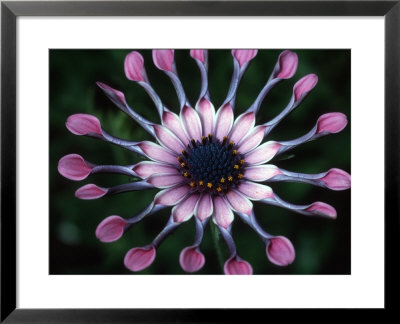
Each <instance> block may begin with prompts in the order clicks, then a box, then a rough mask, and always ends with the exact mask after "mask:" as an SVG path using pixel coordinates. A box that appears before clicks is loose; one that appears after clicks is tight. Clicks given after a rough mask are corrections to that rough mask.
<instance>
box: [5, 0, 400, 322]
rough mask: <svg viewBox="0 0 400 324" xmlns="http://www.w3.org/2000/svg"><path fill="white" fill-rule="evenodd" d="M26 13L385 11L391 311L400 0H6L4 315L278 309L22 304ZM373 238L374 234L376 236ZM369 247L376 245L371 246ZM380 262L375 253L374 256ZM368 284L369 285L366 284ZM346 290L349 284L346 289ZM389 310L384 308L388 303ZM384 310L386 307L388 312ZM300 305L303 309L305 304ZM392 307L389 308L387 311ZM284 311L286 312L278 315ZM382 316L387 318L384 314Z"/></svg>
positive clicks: (125, 316) (178, 317)
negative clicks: (20, 144)
mask: <svg viewBox="0 0 400 324" xmlns="http://www.w3.org/2000/svg"><path fill="white" fill-rule="evenodd" d="M19 16H381V17H384V19H385V311H387V310H394V309H395V308H396V307H397V306H398V305H396V299H395V297H392V296H396V295H397V294H396V293H397V291H395V289H396V287H397V285H396V283H398V277H399V275H398V273H397V272H398V271H397V267H394V265H392V263H393V262H395V260H393V259H396V260H397V259H398V257H396V256H398V255H399V252H398V250H396V247H398V240H397V239H398V238H399V228H400V226H399V224H400V219H399V215H400V202H399V201H400V200H399V198H400V192H399V182H400V173H399V166H400V159H399V157H400V145H399V138H400V133H399V127H400V113H399V111H400V64H399V62H400V0H395V1H385V0H383V1H376V0H374V1H357V0H355V1H354V0H353V1H351V0H349V1H332V0H331V1H323V0H317V1H316V0H314V1H293V0H291V1H286V0H284V1H276V0H275V1H274V0H261V1H260V0H259V1H226V0H220V1H218V0H217V1H199V0H195V1H182V0H181V1H168V0H167V1H145V0H142V1H79V2H77V1H2V2H1V115H0V116H1V241H0V243H1V295H0V302H1V313H0V315H1V318H0V321H1V322H3V321H4V323H31V322H38V323H89V322H101V323H112V322H118V323H128V322H129V323H131V322H140V323H144V322H183V323H194V322H227V321H228V322H233V321H235V319H236V318H237V316H239V315H245V316H248V315H250V312H251V316H254V318H256V317H255V316H257V317H258V316H265V315H266V314H265V313H266V312H269V313H268V314H271V313H273V312H277V310H267V309H263V310H260V309H258V310H244V309H236V310H223V309H216V310H184V309H147V310H144V309H101V310H95V309H52V310H50V309H18V308H16V300H17V294H16V239H17V237H16V207H17V206H16V189H17V188H16V162H17V159H16V134H17V132H16V127H17V125H16V112H17V107H16V54H17V52H16V41H17V30H16V26H17V25H16V19H17V17H19ZM371 244H373V237H371ZM366 249H368V247H366ZM371 262H373V256H371ZM367 291H368V288H367V287H366V292H367ZM344 293H345V292H344ZM381 311H382V310H381ZM381 311H380V312H381ZM297 312H298V311H297ZM386 314H387V312H386ZM278 316H279V315H278ZM380 319H381V320H382V318H380Z"/></svg>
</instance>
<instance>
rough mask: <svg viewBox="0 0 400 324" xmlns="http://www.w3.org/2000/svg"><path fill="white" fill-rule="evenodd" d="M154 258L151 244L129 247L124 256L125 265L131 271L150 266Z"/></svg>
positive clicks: (153, 249)
mask: <svg viewBox="0 0 400 324" xmlns="http://www.w3.org/2000/svg"><path fill="white" fill-rule="evenodd" d="M155 258H156V249H155V248H154V247H153V246H149V247H137V248H133V249H130V250H129V251H128V252H127V253H126V255H125V258H124V264H125V267H127V268H128V269H129V270H131V271H141V270H144V269H146V268H147V267H148V266H150V265H151V264H152V263H153V261H154V259H155Z"/></svg>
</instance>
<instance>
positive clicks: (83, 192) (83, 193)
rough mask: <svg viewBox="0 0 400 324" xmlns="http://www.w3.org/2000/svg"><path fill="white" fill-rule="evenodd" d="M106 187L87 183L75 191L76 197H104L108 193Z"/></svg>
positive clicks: (87, 198) (88, 198)
mask: <svg viewBox="0 0 400 324" xmlns="http://www.w3.org/2000/svg"><path fill="white" fill-rule="evenodd" d="M107 191H108V190H107V189H106V188H100V187H98V186H96V185H95V184H87V185H85V186H83V187H80V188H79V189H78V190H77V191H75V197H76V198H79V199H84V200H91V199H97V198H101V197H103V196H104V195H105V194H106V193H107Z"/></svg>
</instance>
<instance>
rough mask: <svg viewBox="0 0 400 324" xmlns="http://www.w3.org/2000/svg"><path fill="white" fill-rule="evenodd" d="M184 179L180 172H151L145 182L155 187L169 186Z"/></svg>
mask: <svg viewBox="0 0 400 324" xmlns="http://www.w3.org/2000/svg"><path fill="white" fill-rule="evenodd" d="M184 180H185V178H184V177H183V176H181V175H180V174H176V175H175V174H163V173H159V174H153V175H151V176H150V177H149V178H148V179H147V182H148V183H151V184H152V185H153V186H154V187H157V188H169V187H172V186H174V185H177V184H178V183H181V182H183V181H184Z"/></svg>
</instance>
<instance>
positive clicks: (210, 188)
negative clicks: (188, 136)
mask: <svg viewBox="0 0 400 324" xmlns="http://www.w3.org/2000/svg"><path fill="white" fill-rule="evenodd" d="M178 160H179V162H180V164H181V165H180V172H181V174H182V175H183V176H184V177H185V178H186V179H187V182H188V184H189V185H190V187H192V188H193V190H195V191H200V192H203V191H207V192H211V193H215V194H223V193H225V192H227V191H229V189H230V188H231V187H232V186H234V185H237V184H238V182H239V180H240V179H242V177H243V168H244V158H243V156H242V155H241V154H239V153H238V151H237V149H236V148H235V144H234V143H233V142H229V141H228V139H227V138H224V139H223V140H222V141H220V140H218V139H213V137H212V136H211V135H210V136H208V137H202V140H201V142H200V141H195V140H193V139H192V140H191V142H190V144H189V145H188V147H187V149H186V150H184V151H182V154H181V155H180V156H178Z"/></svg>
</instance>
